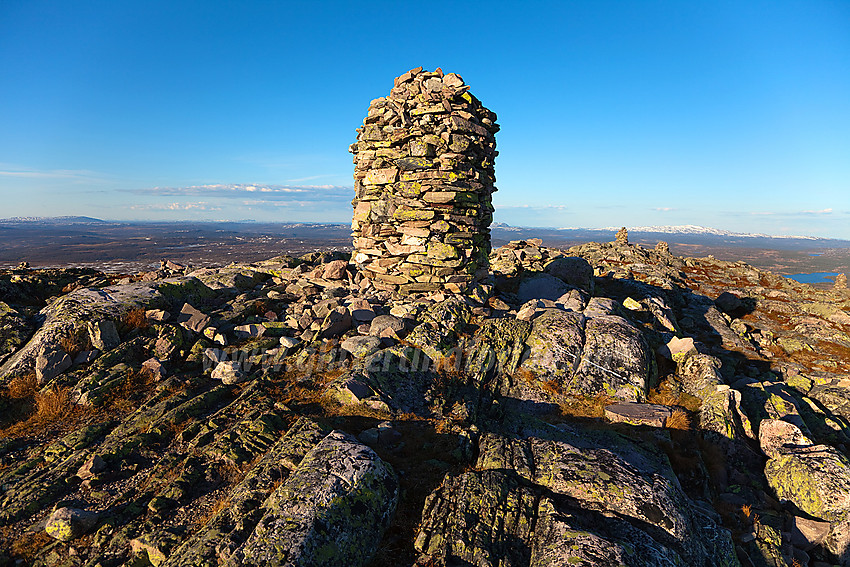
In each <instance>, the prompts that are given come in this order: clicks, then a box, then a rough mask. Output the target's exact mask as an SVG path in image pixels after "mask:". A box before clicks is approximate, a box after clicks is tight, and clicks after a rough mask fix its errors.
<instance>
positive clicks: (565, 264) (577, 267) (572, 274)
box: [545, 256, 594, 293]
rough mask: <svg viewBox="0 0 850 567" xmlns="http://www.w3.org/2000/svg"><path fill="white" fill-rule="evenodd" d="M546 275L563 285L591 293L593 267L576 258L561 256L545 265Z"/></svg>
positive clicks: (582, 259)
mask: <svg viewBox="0 0 850 567" xmlns="http://www.w3.org/2000/svg"><path fill="white" fill-rule="evenodd" d="M545 271H546V273H547V274H549V275H552V276H555V277H556V278H558V279H560V280H562V281H564V282H565V283H567V284H569V285H571V286H575V287H577V288H581V289H583V290H585V291H587V292H589V293H593V286H594V279H593V266H591V265H590V263H589V262H588V261H587V260H585V259H584V258H580V257H578V256H561V257H558V258H555V259H554V260H552V261H551V262H549V264H547V265H546V269H545Z"/></svg>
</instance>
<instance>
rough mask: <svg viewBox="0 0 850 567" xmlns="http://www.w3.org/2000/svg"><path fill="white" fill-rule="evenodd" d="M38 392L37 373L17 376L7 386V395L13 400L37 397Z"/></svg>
mask: <svg viewBox="0 0 850 567" xmlns="http://www.w3.org/2000/svg"><path fill="white" fill-rule="evenodd" d="M37 391H38V380H36V377H35V373H33V372H30V373H29V374H23V375H20V376H15V377H14V378H12V379H11V380H10V381H9V384H8V385H7V391H6V395H7V396H8V397H9V398H10V399H12V400H22V399H25V398H31V397H33V396H35V393H36V392H37Z"/></svg>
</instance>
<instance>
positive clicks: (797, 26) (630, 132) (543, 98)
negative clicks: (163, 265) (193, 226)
mask: <svg viewBox="0 0 850 567" xmlns="http://www.w3.org/2000/svg"><path fill="white" fill-rule="evenodd" d="M419 65H422V66H424V67H425V68H426V69H429V70H433V69H434V68H436V67H438V66H439V67H442V68H443V69H444V70H445V71H446V72H449V71H451V72H457V73H458V74H460V75H462V76H463V77H464V79H465V80H466V82H467V83H468V84H470V85H471V87H472V92H473V93H475V94H476V95H477V96H478V97H479V98H480V99H481V100H482V102H483V103H484V104H485V105H486V106H487V107H488V108H490V109H492V110H493V111H495V112H496V113H497V114H498V116H499V123H500V124H501V126H502V130H501V132H499V134H498V136H497V143H498V149H499V152H500V155H499V157H498V159H497V160H496V175H497V186H498V188H499V191H498V192H497V193H496V194H495V195H494V204H495V206H496V220H497V221H500V222H506V223H509V224H514V225H524V226H549V227H603V226H615V225H616V226H619V225H625V226H640V225H678V224H696V225H703V226H710V227H715V228H721V229H727V230H733V231H740V232H766V233H770V234H806V235H815V236H827V237H836V238H846V239H850V2H846V1H843V0H842V1H835V2H829V1H816V0H806V1H799V2H786V1H771V2H758V1H752V2H741V1H739V0H738V1H730V2H725V1H705V2H700V1H688V2H673V1H664V2H662V1H656V2H653V1H651V0H647V1H634V2H628V1H618V2H613V1H605V0H593V1H586V2H552V3H548V2H529V3H516V2H498V1H490V2H442V1H438V0H434V1H431V2H421V3H420V2H418V3H405V2H381V1H375V2H369V3H363V2H238V3H237V2H215V1H211V0H207V1H197V2H183V1H169V2H159V1H145V2H131V1H125V2H114V1H109V2H88V1H80V2H71V1H66V2H41V1H38V0H21V1H17V0H0V217H11V216H56V215H87V216H93V217H98V218H103V219H119V220H129V219H155V220H178V219H193V220H219V219H230V220H242V219H255V220H260V221H281V222H292V221H332V222H346V221H348V220H350V217H351V206H350V199H351V197H352V193H353V191H352V180H351V174H352V168H353V166H352V164H351V156H350V154H349V153H348V152H347V149H348V145H349V144H350V143H352V142H353V141H354V138H355V132H354V130H355V128H357V127H358V126H359V125H360V124H361V123H362V119H363V117H364V116H365V114H366V109H367V107H368V105H369V101H370V100H372V99H374V98H377V97H380V96H384V95H386V94H387V93H388V91H389V89H390V88H391V87H392V80H393V77H395V76H397V75H400V74H401V73H403V72H405V71H407V70H408V69H410V68H413V67H416V66H419Z"/></svg>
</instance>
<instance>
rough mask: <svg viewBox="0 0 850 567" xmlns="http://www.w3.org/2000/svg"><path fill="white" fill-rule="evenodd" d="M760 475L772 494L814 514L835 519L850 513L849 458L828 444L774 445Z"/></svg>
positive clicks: (817, 516) (825, 518)
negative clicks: (774, 447) (773, 453)
mask: <svg viewBox="0 0 850 567" xmlns="http://www.w3.org/2000/svg"><path fill="white" fill-rule="evenodd" d="M775 452H777V453H778V455H777V456H776V457H774V458H771V459H770V460H768V461H767V464H766V465H765V467H764V476H765V477H767V482H768V484H769V485H770V487H771V488H772V489H773V491H774V492H775V493H776V496H777V497H778V498H780V499H782V500H789V501H791V502H792V503H793V504H794V505H795V506H797V507H798V508H799V509H800V510H802V511H803V512H806V513H807V514H811V515H812V516H814V517H815V518H819V519H822V520H827V521H829V522H838V521H841V520H843V519H845V518H847V517H848V513H850V461H848V460H847V457H845V456H844V455H842V454H841V453H840V452H838V451H837V450H836V449H835V448H833V447H830V446H828V445H809V446H803V447H799V446H797V447H793V448H776V449H775Z"/></svg>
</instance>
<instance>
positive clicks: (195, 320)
mask: <svg viewBox="0 0 850 567" xmlns="http://www.w3.org/2000/svg"><path fill="white" fill-rule="evenodd" d="M209 322H210V317H209V315H206V314H205V313H202V312H201V311H198V310H197V309H195V308H194V307H192V306H191V305H189V304H188V303H184V304H183V308H182V309H180V313H179V314H178V315H177V323H178V324H179V325H180V326H182V327H183V328H185V329H188V330H190V331H194V332H196V333H200V332H201V331H203V330H204V327H206V326H207V325H208V324H209Z"/></svg>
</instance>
